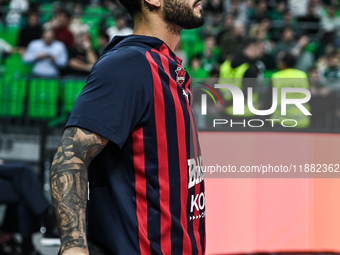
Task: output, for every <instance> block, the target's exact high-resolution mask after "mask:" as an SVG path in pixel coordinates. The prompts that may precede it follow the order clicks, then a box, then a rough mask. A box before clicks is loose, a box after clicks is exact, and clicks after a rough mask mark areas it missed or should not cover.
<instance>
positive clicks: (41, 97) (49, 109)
mask: <svg viewBox="0 0 340 255" xmlns="http://www.w3.org/2000/svg"><path fill="white" fill-rule="evenodd" d="M28 96H29V98H28V117H29V118H30V119H51V118H55V117H56V116H57V113H58V99H59V81H58V80H54V79H38V78H34V79H32V80H31V81H30V85H29V94H28Z"/></svg>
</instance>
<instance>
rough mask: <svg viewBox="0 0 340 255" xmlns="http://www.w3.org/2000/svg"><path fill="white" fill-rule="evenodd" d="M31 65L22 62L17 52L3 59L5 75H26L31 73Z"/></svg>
mask: <svg viewBox="0 0 340 255" xmlns="http://www.w3.org/2000/svg"><path fill="white" fill-rule="evenodd" d="M31 70H32V65H31V64H25V63H23V62H22V59H21V56H20V54H18V53H15V54H12V55H10V56H8V57H7V58H6V60H5V76H6V77H13V76H16V77H18V76H27V75H29V74H30V73H31Z"/></svg>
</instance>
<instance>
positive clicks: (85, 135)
mask: <svg viewBox="0 0 340 255" xmlns="http://www.w3.org/2000/svg"><path fill="white" fill-rule="evenodd" d="M104 146H105V143H104V142H103V140H102V139H101V138H100V137H98V136H97V135H94V134H92V133H90V132H88V131H86V130H81V129H78V128H69V129H66V130H65V133H64V135H63V137H62V140H61V143H60V146H59V148H58V151H57V153H56V155H55V158H54V161H53V163H52V169H51V191H52V204H53V207H54V211H55V214H56V217H57V224H58V227H59V234H60V239H61V253H63V252H64V251H65V250H68V249H70V248H78V249H84V250H87V241H86V204H87V166H88V165H89V163H90V162H91V160H92V159H93V158H94V157H95V156H96V155H97V154H98V153H99V152H100V151H101V150H102V148H103V147H104Z"/></svg>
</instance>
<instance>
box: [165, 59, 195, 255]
mask: <svg viewBox="0 0 340 255" xmlns="http://www.w3.org/2000/svg"><path fill="white" fill-rule="evenodd" d="M160 57H161V61H162V65H163V67H164V70H165V72H166V73H167V74H168V75H169V77H170V90H171V94H172V97H173V99H174V103H175V109H176V124H177V143H178V154H179V155H178V157H179V162H180V165H179V169H180V175H181V177H180V178H181V219H180V221H181V225H182V228H183V254H191V252H192V251H191V240H190V237H189V235H188V222H187V220H188V216H187V202H188V201H187V200H188V172H187V171H188V162H187V151H186V136H185V120H184V115H183V110H182V105H181V102H180V99H179V96H178V92H177V83H176V82H175V81H174V80H173V79H171V75H170V70H169V62H168V59H167V58H166V57H165V56H164V55H160Z"/></svg>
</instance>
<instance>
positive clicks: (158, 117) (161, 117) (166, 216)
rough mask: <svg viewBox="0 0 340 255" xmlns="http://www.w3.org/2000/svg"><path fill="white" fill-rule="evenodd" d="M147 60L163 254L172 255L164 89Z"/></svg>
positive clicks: (154, 67)
mask: <svg viewBox="0 0 340 255" xmlns="http://www.w3.org/2000/svg"><path fill="white" fill-rule="evenodd" d="M146 58H147V59H148V61H149V63H150V66H151V72H152V78H153V84H154V105H155V107H154V108H155V122H156V123H155V124H156V135H157V154H158V181H159V202H160V210H161V250H162V252H163V254H171V214H170V183H169V164H168V144H167V135H166V125H165V106H164V96H163V87H162V82H161V80H160V77H159V74H158V66H157V64H156V62H155V61H154V59H153V58H152V57H151V55H150V53H149V52H146ZM151 224H152V223H151Z"/></svg>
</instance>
